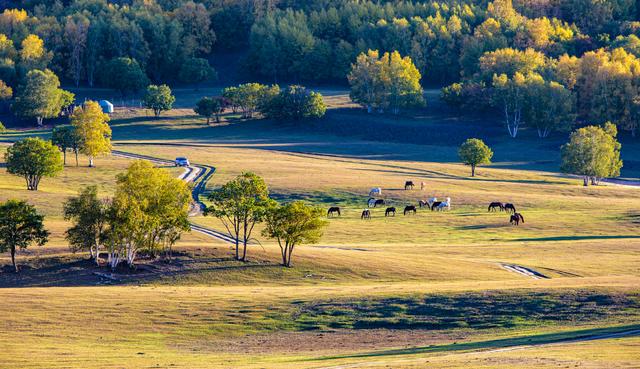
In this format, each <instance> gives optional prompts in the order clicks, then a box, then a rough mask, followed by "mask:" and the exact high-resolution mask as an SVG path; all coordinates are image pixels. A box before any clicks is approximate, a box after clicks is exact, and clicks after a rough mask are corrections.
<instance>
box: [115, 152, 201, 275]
mask: <svg viewBox="0 0 640 369" xmlns="http://www.w3.org/2000/svg"><path fill="white" fill-rule="evenodd" d="M116 183H117V187H116V194H115V197H114V199H113V205H112V208H111V210H110V215H109V230H108V232H107V236H108V241H107V244H108V250H109V254H110V259H111V265H112V267H113V266H117V264H118V263H119V261H120V260H126V262H127V264H128V266H129V267H134V265H135V259H136V257H137V255H138V253H139V252H140V251H145V252H147V253H149V254H150V255H157V254H158V253H159V252H164V253H165V255H166V256H167V257H168V258H169V260H171V249H172V246H173V244H175V242H177V241H178V240H179V239H180V236H181V234H182V233H183V232H185V231H189V230H190V229H191V227H190V225H189V219H188V216H189V204H190V203H191V191H190V189H189V186H188V185H187V184H186V183H185V182H184V181H182V180H180V179H178V178H174V177H173V176H171V174H170V173H169V172H168V171H166V170H164V169H161V168H156V167H154V166H153V164H151V163H150V162H148V161H144V160H138V161H135V162H134V163H132V164H131V165H130V166H129V168H128V169H127V171H126V172H125V173H121V174H119V175H118V176H117V180H116Z"/></svg>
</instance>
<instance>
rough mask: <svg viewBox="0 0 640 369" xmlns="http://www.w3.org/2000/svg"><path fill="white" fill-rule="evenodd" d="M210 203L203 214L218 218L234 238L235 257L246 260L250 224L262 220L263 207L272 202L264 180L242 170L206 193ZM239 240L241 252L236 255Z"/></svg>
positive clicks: (263, 214)
mask: <svg viewBox="0 0 640 369" xmlns="http://www.w3.org/2000/svg"><path fill="white" fill-rule="evenodd" d="M209 201H211V205H210V206H209V207H207V209H206V212H205V214H207V215H212V216H214V217H216V218H218V219H220V220H221V221H222V224H224V226H225V228H226V229H227V232H228V233H229V235H230V236H231V237H232V238H233V240H234V241H235V246H236V247H235V258H236V259H237V260H242V261H244V260H246V256H247V244H248V242H249V241H250V240H251V234H252V232H253V228H254V227H255V225H256V224H257V223H260V222H262V220H263V219H264V216H265V214H266V211H267V209H268V208H269V207H270V206H272V204H273V200H271V199H269V191H268V189H267V185H266V183H265V182H264V180H263V179H262V178H261V177H260V176H258V175H256V174H254V173H242V174H241V175H239V176H238V177H236V178H235V179H233V180H231V181H229V182H227V183H225V184H224V185H222V187H220V188H218V189H215V190H214V191H212V192H211V194H210V195H209ZM240 243H242V256H240Z"/></svg>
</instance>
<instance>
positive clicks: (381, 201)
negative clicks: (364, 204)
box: [369, 199, 386, 208]
mask: <svg viewBox="0 0 640 369" xmlns="http://www.w3.org/2000/svg"><path fill="white" fill-rule="evenodd" d="M385 204H386V202H385V201H384V199H377V200H375V201H374V202H373V207H374V208H376V207H378V205H385ZM369 206H371V205H369Z"/></svg>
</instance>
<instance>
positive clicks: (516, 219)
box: [509, 213, 524, 225]
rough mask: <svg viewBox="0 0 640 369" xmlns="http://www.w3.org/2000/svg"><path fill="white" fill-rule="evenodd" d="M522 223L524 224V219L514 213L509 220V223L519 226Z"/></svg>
mask: <svg viewBox="0 0 640 369" xmlns="http://www.w3.org/2000/svg"><path fill="white" fill-rule="evenodd" d="M520 222H522V223H524V217H523V216H522V214H520V213H513V215H511V217H510V218H509V223H511V224H515V225H519V224H520Z"/></svg>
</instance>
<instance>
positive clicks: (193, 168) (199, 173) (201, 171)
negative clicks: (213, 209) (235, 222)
mask: <svg viewBox="0 0 640 369" xmlns="http://www.w3.org/2000/svg"><path fill="white" fill-rule="evenodd" d="M111 154H112V155H113V156H117V157H121V158H127V159H142V160H148V161H150V162H152V163H155V164H160V165H175V164H174V162H173V161H172V160H167V159H162V158H156V157H153V156H148V155H140V154H134V153H131V152H126V151H121V150H113V151H111ZM215 171H216V168H215V167H212V166H210V165H202V164H192V165H190V166H188V167H185V171H184V172H183V173H182V174H180V176H178V178H180V179H182V180H184V181H185V182H187V183H193V190H192V191H191V195H192V197H193V204H194V206H193V207H192V209H191V211H190V212H189V216H196V215H200V214H202V211H203V210H204V208H205V205H204V204H203V203H202V201H200V194H201V193H202V192H204V190H205V189H206V186H207V181H209V179H210V178H211V176H212V175H213V173H215ZM190 224H191V229H192V230H194V231H196V232H198V233H202V234H204V235H207V236H209V237H211V238H215V239H217V240H220V241H223V242H227V243H230V244H234V245H235V240H234V239H233V238H231V237H230V236H229V235H227V234H226V233H223V232H220V231H216V230H215V229H211V228H207V227H203V226H200V225H197V224H194V223H190Z"/></svg>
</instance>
